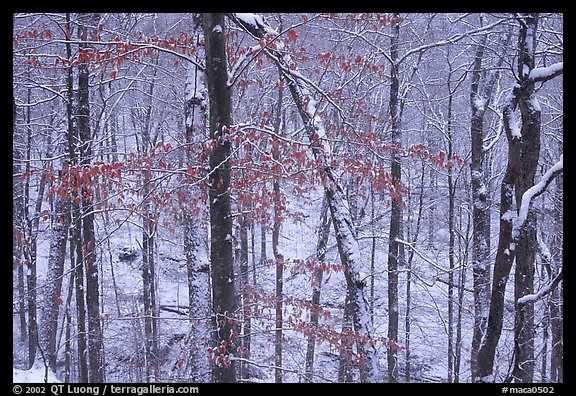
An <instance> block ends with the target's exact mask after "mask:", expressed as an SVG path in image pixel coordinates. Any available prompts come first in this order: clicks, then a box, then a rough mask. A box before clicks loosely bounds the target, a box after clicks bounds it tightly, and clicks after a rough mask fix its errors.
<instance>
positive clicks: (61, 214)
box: [39, 172, 70, 371]
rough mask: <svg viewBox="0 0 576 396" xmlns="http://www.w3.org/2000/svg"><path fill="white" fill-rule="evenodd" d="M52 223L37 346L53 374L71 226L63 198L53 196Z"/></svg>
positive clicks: (68, 208) (65, 200) (68, 202)
mask: <svg viewBox="0 0 576 396" xmlns="http://www.w3.org/2000/svg"><path fill="white" fill-rule="evenodd" d="M60 173H62V172H60ZM60 178H61V177H60ZM52 222H53V223H52V233H51V235H50V251H49V255H48V274H47V276H46V287H45V296H44V301H43V304H42V311H41V313H42V315H41V316H42V319H41V326H40V333H39V343H40V345H41V347H42V349H43V351H44V355H45V356H46V357H47V360H48V362H47V363H48V365H49V367H50V369H51V370H52V371H56V357H57V350H56V334H57V329H58V313H59V310H60V305H62V298H61V292H62V276H63V274H64V261H65V258H66V242H67V239H68V228H69V227H70V201H69V199H67V198H66V199H64V198H62V197H60V196H56V197H55V201H54V215H53V218H52Z"/></svg>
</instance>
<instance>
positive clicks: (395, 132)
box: [388, 14, 402, 383]
mask: <svg viewBox="0 0 576 396" xmlns="http://www.w3.org/2000/svg"><path fill="white" fill-rule="evenodd" d="M398 16H399V15H398V14H394V18H396V19H397V18H398ZM399 40H400V24H399V23H397V24H396V25H395V26H394V27H393V28H392V37H391V39H390V59H391V70H390V79H391V85H390V104H389V110H388V116H389V117H390V122H391V125H392V145H400V144H401V139H402V132H401V129H400V98H399V89H400V80H399V76H398V64H397V63H396V61H397V59H398V43H399ZM390 176H391V177H392V183H394V184H395V185H396V184H399V183H400V182H401V179H402V169H401V166H400V158H399V156H398V155H397V154H395V153H393V154H392V165H391V172H390ZM401 211H402V208H401V206H400V202H398V201H397V200H392V210H391V214H390V234H389V235H390V236H389V239H388V241H389V242H388V340H390V341H392V342H397V341H398V261H399V248H398V245H399V243H398V241H397V239H398V238H400V237H401V235H400V223H401V222H402V212H401ZM388 382H390V383H394V382H398V361H397V357H396V348H393V347H391V346H390V347H388Z"/></svg>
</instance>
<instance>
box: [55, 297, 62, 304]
mask: <svg viewBox="0 0 576 396" xmlns="http://www.w3.org/2000/svg"><path fill="white" fill-rule="evenodd" d="M63 303H64V301H62V297H60V296H58V298H57V299H56V304H58V305H62V304H63Z"/></svg>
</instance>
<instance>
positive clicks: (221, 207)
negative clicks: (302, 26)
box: [204, 14, 236, 382]
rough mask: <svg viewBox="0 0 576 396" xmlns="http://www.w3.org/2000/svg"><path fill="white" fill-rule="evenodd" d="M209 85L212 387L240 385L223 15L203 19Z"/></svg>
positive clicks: (228, 94) (228, 102)
mask: <svg viewBox="0 0 576 396" xmlns="http://www.w3.org/2000/svg"><path fill="white" fill-rule="evenodd" d="M204 40H205V51H206V85H207V87H208V97H209V101H210V138H211V139H212V140H213V142H214V145H215V147H214V150H213V151H212V153H211V154H210V178H209V199H210V236H211V239H210V265H211V277H212V307H213V309H214V316H213V318H212V333H213V334H212V341H213V346H214V350H215V352H217V353H219V354H218V356H216V359H215V362H214V366H213V370H212V376H213V381H214V382H236V368H235V363H234V360H229V357H228V356H229V354H230V353H232V351H233V350H232V347H233V343H232V339H231V333H232V332H233V331H235V327H236V325H235V323H234V318H233V317H232V315H233V314H234V312H235V310H236V303H235V295H236V292H235V287H234V260H233V257H232V216H231V207H230V191H229V188H230V163H229V160H228V157H229V155H230V146H231V142H230V141H229V140H228V139H227V138H226V136H225V135H224V132H225V129H227V128H228V127H229V126H230V124H231V104H230V91H229V89H228V86H227V80H228V73H227V69H226V43H225V35H224V15H223V14H204Z"/></svg>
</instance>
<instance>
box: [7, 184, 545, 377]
mask: <svg viewBox="0 0 576 396" xmlns="http://www.w3.org/2000/svg"><path fill="white" fill-rule="evenodd" d="M320 200H321V195H320V194H317V195H316V196H315V197H314V198H309V199H307V200H304V201H300V202H298V201H293V203H292V204H291V205H293V206H294V208H292V209H293V211H294V212H296V211H300V212H302V213H304V218H303V221H301V222H292V221H291V220H286V221H285V222H284V224H283V228H282V232H281V240H280V249H281V251H282V252H283V254H284V256H285V259H286V262H287V263H290V260H291V259H306V258H308V257H311V256H312V255H313V253H314V251H315V248H316V246H315V241H316V239H317V235H316V230H317V227H318V223H319V219H318V218H316V217H318V216H317V214H316V212H314V210H313V208H316V207H318V206H319V202H320ZM316 201H318V202H316ZM310 208H312V210H311V209H310ZM45 226H46V227H47V226H49V225H45ZM46 227H44V230H45V231H43V232H42V231H41V232H40V236H39V239H38V240H39V241H40V243H39V246H38V274H39V285H40V287H41V285H42V284H43V282H44V279H45V274H46V265H47V251H48V246H47V238H45V237H43V235H42V234H44V233H47V232H48V230H47V229H46ZM384 227H385V225H383V224H378V225H377V226H376V229H378V230H380V231H382V230H383V229H384ZM41 228H42V227H41ZM253 232H254V236H253V239H252V240H253V241H257V243H255V245H256V246H255V247H254V246H252V245H251V246H250V249H251V250H250V255H249V257H250V268H251V269H254V268H255V269H256V273H255V278H254V277H253V274H252V273H250V275H249V277H250V279H256V287H257V288H260V289H261V290H263V291H264V292H265V293H267V294H269V295H270V296H272V295H274V287H275V267H274V265H264V266H260V265H259V264H258V263H259V260H260V257H259V256H260V250H259V249H260V246H259V241H260V228H259V227H255V230H253ZM371 233H372V231H366V230H365V231H364V232H360V234H359V240H360V241H361V250H362V252H368V253H366V254H364V256H363V264H364V266H365V268H366V269H367V270H366V273H367V274H368V273H369V270H368V269H369V266H370V260H371V257H370V254H369V252H370V245H371V243H372V242H371V239H372V238H369V237H370V236H371V235H372V234H371ZM446 233H447V231H446V229H443V228H439V229H437V231H436V233H435V238H436V239H437V240H442V238H443V236H445V234H446ZM379 234H380V235H382V233H381V232H379ZM140 238H141V231H140V230H139V229H137V228H136V227H135V226H134V225H131V224H130V223H129V222H127V223H125V224H124V225H123V226H122V228H120V229H119V230H117V231H116V232H115V233H113V234H112V235H111V237H110V238H109V245H108V244H107V243H103V244H101V245H100V251H99V257H100V266H101V267H100V271H101V274H100V279H101V300H102V301H101V309H102V311H103V315H102V318H103V320H102V323H103V333H104V347H105V351H106V365H107V370H106V381H107V382H145V373H144V372H145V370H144V368H143V362H144V356H145V354H144V347H145V346H144V330H143V326H144V323H143V318H142V314H143V302H142V297H141V295H142V275H141V270H140V268H139V265H140V264H141V258H140V257H141V256H140V255H139V254H138V256H137V258H136V259H134V260H133V261H127V260H120V259H119V256H118V255H119V253H120V252H121V250H122V249H123V248H125V247H132V248H135V249H138V248H139V239H140ZM180 239H181V238H180V237H179V236H178V235H177V234H176V233H169V232H167V231H166V230H160V232H159V235H158V238H157V239H156V241H157V249H156V252H157V257H156V265H157V268H156V276H157V289H158V290H157V296H158V306H159V307H160V311H159V317H160V319H159V321H158V323H159V339H160V377H159V378H158V381H159V382H189V380H190V377H189V375H187V373H186V369H187V365H186V364H184V365H182V364H180V365H179V364H178V362H179V361H181V360H182V359H184V358H185V357H186V348H188V347H189V346H188V344H187V342H186V339H187V338H186V336H187V334H188V333H189V331H190V326H193V325H194V323H193V322H192V323H191V320H189V319H188V315H189V312H188V287H187V274H186V259H185V256H184V251H183V245H182V243H181V241H180ZM267 239H268V241H267V247H268V252H267V257H268V258H270V257H273V256H272V252H271V241H270V236H269V235H268V236H267ZM312 241H314V242H312ZM387 244H388V242H387V240H385V238H378V239H377V243H376V255H375V258H374V261H375V276H374V290H375V301H374V319H373V320H374V330H375V336H377V337H386V329H387V318H388V315H387V302H386V297H385V296H386V295H387V294H386V291H387V277H386V264H387V263H386V259H385V252H386V249H387ZM418 246H419V247H418V251H419V253H420V254H422V255H423V256H425V257H426V258H427V260H428V261H432V262H434V263H436V266H432V265H431V264H430V263H429V262H427V261H425V260H423V259H422V258H421V257H419V256H418V255H417V254H416V255H414V259H413V262H412V271H413V277H412V285H411V301H412V303H411V311H410V326H411V332H410V362H411V367H410V370H411V378H410V381H411V382H445V381H446V379H447V334H448V319H447V316H448V315H447V312H448V308H447V301H448V294H447V293H448V291H447V288H448V286H447V284H446V282H447V276H446V274H443V273H442V272H441V271H439V270H438V268H435V267H447V262H448V259H447V253H445V252H443V251H442V250H441V249H436V248H435V247H434V246H433V245H430V246H428V243H427V242H421V243H419V244H418ZM407 249H408V248H407ZM254 250H255V251H254ZM204 260H207V255H206V249H204ZM326 261H327V262H329V263H338V262H339V257H338V254H337V248H336V244H335V241H334V237H333V235H332V234H331V238H330V239H329V243H328V249H327V255H326ZM254 264H255V266H253V265H254ZM112 271H113V272H114V273H113V274H112ZM284 274H285V276H284V280H285V282H284V296H285V299H287V300H289V301H310V299H311V295H312V286H311V274H310V273H297V272H295V271H294V267H293V266H291V265H290V264H288V265H287V267H286V268H285V270H284ZM406 274H407V271H406V270H404V271H403V270H402V269H401V270H400V281H399V293H400V299H399V301H400V306H399V312H400V329H399V334H400V337H399V342H398V344H399V345H400V346H401V347H403V348H404V346H405V344H406V332H405V313H406ZM471 278H472V276H471V273H470V270H468V274H467V276H466V283H465V288H464V290H463V293H464V295H463V304H462V324H461V327H462V344H461V353H462V358H461V368H460V381H461V382H469V381H470V344H471V337H472V335H471V329H472V327H473V326H472V322H473V296H472V292H471V290H472V284H471ZM13 279H14V280H16V279H17V276H16V273H14V276H13ZM455 282H459V279H458V277H455ZM14 288H15V289H16V285H14ZM66 290H68V288H67V279H65V282H64V286H63V291H64V292H65V291H66ZM454 290H455V292H454V293H455V294H454V300H455V308H454V309H455V313H456V312H457V309H458V305H457V302H458V289H457V288H455V289H454ZM345 296H346V282H345V278H344V275H343V273H342V272H337V271H328V272H327V273H325V274H324V279H323V282H322V294H321V304H320V305H321V307H322V308H323V309H324V310H328V311H330V317H329V318H326V317H324V318H321V319H320V324H325V325H327V326H330V327H331V328H332V329H334V330H335V331H341V329H342V317H343V307H344V299H345ZM66 298H67V296H66V295H64V296H62V299H63V300H64V301H65V300H66ZM290 299H293V300H290ZM14 301H17V300H16V296H15V298H14ZM296 305H297V304H296V303H286V304H285V305H284V327H283V328H284V340H283V346H282V347H283V368H284V369H286V370H285V371H284V382H300V381H302V380H303V377H302V375H303V374H304V372H305V361H306V344H307V338H306V337H305V336H304V335H303V333H302V332H298V331H294V327H291V326H290V325H289V323H290V322H292V318H293V319H294V322H296V321H297V320H302V321H306V322H308V321H309V320H310V311H309V310H306V309H302V307H301V306H300V307H298V306H296ZM507 305H508V306H509V308H510V309H507V312H506V315H505V326H504V331H503V337H502V340H501V343H500V347H499V351H501V352H502V355H503V356H507V355H508V352H509V351H511V350H512V348H513V308H512V307H513V305H512V303H511V302H509V303H508V304H507ZM61 313H62V312H61ZM62 316H63V315H61V321H62ZM456 326H457V323H456V322H455V323H454V328H455V329H456ZM62 328H63V326H59V329H62ZM72 328H73V329H74V323H73V327H72ZM273 328H274V308H273V306H269V307H263V309H261V310H260V312H259V313H258V314H257V315H255V316H254V317H253V318H252V347H251V352H252V354H251V360H252V361H253V362H255V363H257V364H258V366H256V365H253V366H252V368H251V369H250V373H251V381H254V382H274V369H273V368H272V366H273V365H274V331H273ZM74 336H75V334H74V332H73V336H72V338H74ZM206 336H207V337H208V336H209V335H208V334H206ZM537 339H538V335H537ZM58 345H59V348H60V349H59V350H60V354H59V360H58V367H59V370H58V371H57V373H56V374H55V376H51V377H50V381H56V380H60V381H61V380H62V379H63V378H64V372H63V370H64V363H63V360H64V358H63V355H64V354H63V348H64V346H63V345H64V335H63V334H62V332H61V330H59V344H58ZM13 350H14V352H13V367H14V374H13V379H14V381H17V382H26V381H27V380H30V381H31V382H33V381H34V380H37V379H38V378H42V379H43V378H44V366H43V364H42V363H41V361H38V359H39V357H37V362H36V364H35V366H34V367H33V368H32V369H31V370H29V371H22V369H23V368H26V367H27V366H26V360H27V346H26V344H25V342H22V341H21V337H20V328H19V323H18V315H17V312H16V305H15V310H14V315H13ZM378 351H379V357H380V361H379V367H380V371H381V372H382V373H384V372H385V371H386V349H385V347H384V346H383V345H378ZM506 351H508V352H506ZM504 352H505V353H504ZM184 361H185V359H184ZM338 362H339V351H338V349H337V348H336V345H335V344H331V343H330V342H321V343H319V344H317V346H316V352H315V362H314V369H315V373H316V377H315V379H314V381H315V382H335V381H337V375H338ZM398 362H399V372H400V378H401V381H402V382H404V381H405V378H404V373H405V368H406V359H405V349H403V350H402V351H400V352H399V353H398ZM72 367H74V365H72ZM496 367H497V371H496V372H497V375H502V376H505V374H506V367H500V364H499V362H498V358H497V361H496ZM502 371H503V372H502ZM356 375H357V373H356ZM71 377H72V378H74V377H77V373H74V372H72V373H71Z"/></svg>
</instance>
